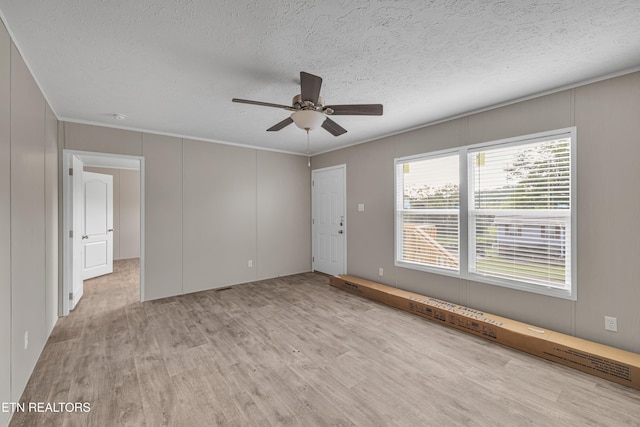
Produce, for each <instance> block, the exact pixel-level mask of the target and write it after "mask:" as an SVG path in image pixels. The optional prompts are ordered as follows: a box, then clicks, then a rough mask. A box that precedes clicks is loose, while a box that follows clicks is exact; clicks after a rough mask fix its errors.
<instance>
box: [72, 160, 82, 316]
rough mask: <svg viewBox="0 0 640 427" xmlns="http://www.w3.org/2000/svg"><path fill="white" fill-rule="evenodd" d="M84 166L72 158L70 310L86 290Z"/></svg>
mask: <svg viewBox="0 0 640 427" xmlns="http://www.w3.org/2000/svg"><path fill="white" fill-rule="evenodd" d="M83 167H84V165H83V164H82V161H81V160H80V159H79V158H78V157H77V156H73V158H72V168H73V175H71V176H70V182H71V194H73V200H72V201H71V230H72V233H73V235H72V240H73V244H72V258H73V265H72V266H71V285H72V288H71V295H70V302H71V304H70V305H71V306H70V309H71V310H73V309H74V308H75V307H76V304H78V301H80V298H82V293H83V292H84V288H83V287H82V280H83V278H82V263H83V258H84V250H83V244H82V231H83V230H84V184H83V177H82V169H83Z"/></svg>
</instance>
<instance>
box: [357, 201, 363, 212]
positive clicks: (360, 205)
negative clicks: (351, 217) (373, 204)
mask: <svg viewBox="0 0 640 427" xmlns="http://www.w3.org/2000/svg"><path fill="white" fill-rule="evenodd" d="M358 212H364V203H358Z"/></svg>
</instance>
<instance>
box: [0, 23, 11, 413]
mask: <svg viewBox="0 0 640 427" xmlns="http://www.w3.org/2000/svg"><path fill="white" fill-rule="evenodd" d="M10 94H11V39H10V38H9V34H8V33H7V30H6V29H5V28H4V25H2V22H0V402H10V401H11V158H10V157H11V131H10V123H11V96H10ZM8 421H9V414H5V413H2V412H0V425H6V424H7V422H8Z"/></svg>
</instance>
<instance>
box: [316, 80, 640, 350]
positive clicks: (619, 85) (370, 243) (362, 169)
mask: <svg viewBox="0 0 640 427" xmlns="http://www.w3.org/2000/svg"><path fill="white" fill-rule="evenodd" d="M639 111H640V73H633V74H629V75H625V76H622V77H618V78H614V79H610V80H606V81H602V82H598V83H594V84H589V85H585V86H582V87H578V88H576V89H572V90H566V91H562V92H559V93H555V94H552V95H548V96H543V97H539V98H535V99H531V100H528V101H524V102H519V103H516V104H512V105H509V106H505V107H501V108H496V109H493V110H489V111H486V112H482V113H479V114H473V115H470V116H467V117H463V118H459V119H455V120H451V121H448V122H445V123H441V124H437V125H434V126H429V127H425V128H422V129H418V130H415V131H412V132H407V133H404V134H400V135H396V136H392V137H388V138H383V139H380V140H378V141H374V142H370V143H366V144H361V145H357V146H353V147H349V148H346V149H343V150H338V151H334V152H330V153H326V154H323V155H319V156H315V157H314V158H313V168H314V169H317V168H322V167H327V166H333V165H337V164H342V163H346V165H347V218H349V228H348V230H349V235H348V237H347V239H348V240H347V248H348V254H347V262H348V266H347V270H348V272H349V273H350V274H354V275H357V276H361V277H365V278H368V279H371V280H375V281H379V282H383V283H387V284H390V285H393V286H397V287H400V288H403V289H408V290H412V291H415V292H419V293H423V294H426V295H430V296H434V297H438V298H442V299H446V300H449V301H451V302H454V303H458V304H463V305H467V306H470V307H474V308H476V309H480V310H485V311H487V312H491V313H495V314H499V315H503V316H506V317H510V318H514V319H517V320H521V321H524V322H528V323H532V324H535V325H538V326H540V327H543V328H549V329H554V330H557V331H560V332H563V333H568V334H574V335H576V336H579V337H582V338H585V339H589V340H593V341H597V342H601V343H604V344H608V345H612V346H615V347H619V348H622V349H626V350H631V351H635V352H640V340H639V339H638V336H640V310H639V309H638V306H637V302H638V301H640V286H638V273H637V268H636V265H637V262H638V259H640V239H639V238H638V236H639V235H640V225H638V224H639V223H638V221H637V220H635V219H634V218H635V217H636V216H637V212H639V211H640V198H638V197H637V195H638V182H640V168H638V167H637V165H636V163H637V161H638V159H640V144H639V143H638V135H640V120H638V112H639ZM571 126H576V127H577V145H576V150H577V179H576V185H577V200H576V202H577V203H576V205H575V206H577V208H576V211H577V221H578V230H577V241H578V253H577V267H578V277H577V288H578V300H577V301H575V302H573V301H568V300H563V299H557V298H551V297H546V296H542V295H536V294H531V293H527V292H521V291H516V290H511V289H506V288H501V287H497V286H490V285H486V284H481V283H477V282H472V281H467V280H461V279H457V278H452V277H447V276H441V275H437V274H431V273H425V272H420V271H415V270H409V269H405V268H400V267H395V266H394V258H393V257H394V254H393V247H394V223H393V206H394V191H393V181H394V177H393V160H394V158H396V157H402V156H408V155H411V154H418V153H425V152H430V151H435V150H440V149H444V148H452V147H458V146H462V145H467V144H473V143H478V142H484V141H491V140H496V139H501V138H508V137H514V136H518V135H526V134H530V133H535V132H541V131H547V130H553V129H559V128H565V127H571ZM358 203H364V204H365V206H366V209H365V211H364V212H358V211H357V204H358ZM379 267H383V268H384V272H385V275H384V277H379V276H378V268H379ZM605 315H608V316H614V317H617V318H618V332H617V333H613V332H608V331H605V330H604V316H605Z"/></svg>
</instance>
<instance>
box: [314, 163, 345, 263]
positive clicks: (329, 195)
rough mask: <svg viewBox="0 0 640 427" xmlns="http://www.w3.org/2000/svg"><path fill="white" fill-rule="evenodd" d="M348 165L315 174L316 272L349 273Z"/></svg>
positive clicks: (322, 170)
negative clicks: (347, 260) (347, 247)
mask: <svg viewBox="0 0 640 427" xmlns="http://www.w3.org/2000/svg"><path fill="white" fill-rule="evenodd" d="M345 172H346V165H340V166H335V167H331V168H325V169H318V170H314V171H313V173H312V181H311V182H312V220H311V224H312V225H311V230H312V245H313V251H312V256H313V259H312V268H313V270H314V271H319V272H322V273H326V274H330V275H338V274H344V273H346V261H345V255H346V250H345V246H346V236H347V228H346V225H347V223H346V220H347V218H346V213H345V195H346V186H345V179H346V173H345Z"/></svg>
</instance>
